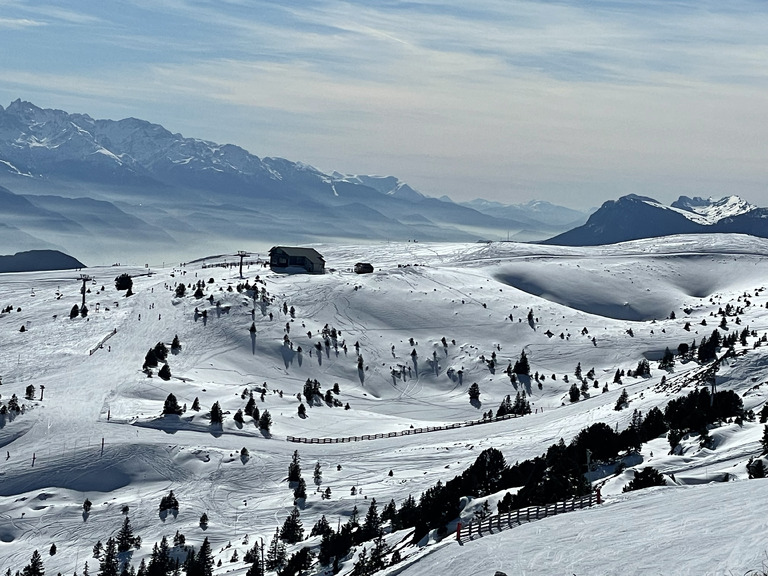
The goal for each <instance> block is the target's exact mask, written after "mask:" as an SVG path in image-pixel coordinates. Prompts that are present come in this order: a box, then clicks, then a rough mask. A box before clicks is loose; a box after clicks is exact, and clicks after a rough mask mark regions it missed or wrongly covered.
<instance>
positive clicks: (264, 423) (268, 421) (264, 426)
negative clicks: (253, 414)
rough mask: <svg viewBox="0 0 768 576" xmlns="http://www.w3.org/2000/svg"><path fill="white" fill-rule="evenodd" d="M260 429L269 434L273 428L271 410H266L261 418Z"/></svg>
mask: <svg viewBox="0 0 768 576" xmlns="http://www.w3.org/2000/svg"><path fill="white" fill-rule="evenodd" d="M259 428H260V429H261V430H264V431H265V432H269V429H270V428H272V416H270V414H269V410H264V412H262V414H261V417H260V418H259Z"/></svg>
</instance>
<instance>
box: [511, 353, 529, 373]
mask: <svg viewBox="0 0 768 576" xmlns="http://www.w3.org/2000/svg"><path fill="white" fill-rule="evenodd" d="M512 371H513V372H514V373H515V374H526V375H529V376H530V374H531V367H530V365H529V364H528V357H527V356H526V355H525V350H523V351H522V352H521V353H520V359H519V360H518V361H517V362H515V367H514V368H513V369H512Z"/></svg>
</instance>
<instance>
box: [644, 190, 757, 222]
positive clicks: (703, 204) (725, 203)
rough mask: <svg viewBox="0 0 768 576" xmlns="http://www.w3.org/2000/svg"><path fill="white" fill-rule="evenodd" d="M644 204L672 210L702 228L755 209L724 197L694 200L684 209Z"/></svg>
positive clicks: (654, 203)
mask: <svg viewBox="0 0 768 576" xmlns="http://www.w3.org/2000/svg"><path fill="white" fill-rule="evenodd" d="M645 203H646V204H648V205H650V206H654V207H656V208H662V209H665V210H672V211H673V212H677V213H678V214H682V215H683V216H685V217H686V218H688V219H689V220H691V221H693V222H696V223H697V224H702V225H704V226H709V225H712V224H716V223H717V222H719V221H720V220H722V219H723V218H732V217H733V216H738V215H739V214H745V213H747V212H751V211H752V210H755V209H756V207H755V206H753V205H752V204H750V203H749V202H747V201H746V200H742V199H741V198H739V197H738V196H726V197H724V198H720V199H716V198H709V199H707V200H702V199H701V198H695V199H694V201H693V202H691V203H689V204H687V205H686V206H685V207H676V206H664V205H663V204H661V203H659V202H656V201H648V200H646V201H645Z"/></svg>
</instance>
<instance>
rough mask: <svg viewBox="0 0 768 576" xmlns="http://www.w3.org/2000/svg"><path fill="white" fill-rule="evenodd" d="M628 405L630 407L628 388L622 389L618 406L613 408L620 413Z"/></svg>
mask: <svg viewBox="0 0 768 576" xmlns="http://www.w3.org/2000/svg"><path fill="white" fill-rule="evenodd" d="M628 405H629V394H627V389H626V388H622V389H621V394H619V397H618V399H617V400H616V405H615V406H614V407H613V409H614V410H616V411H620V410H623V409H624V408H626V407H627V406H628Z"/></svg>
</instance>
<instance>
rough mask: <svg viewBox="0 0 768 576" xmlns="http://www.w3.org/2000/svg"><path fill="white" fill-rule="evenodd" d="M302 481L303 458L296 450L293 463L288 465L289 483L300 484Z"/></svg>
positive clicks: (292, 459)
mask: <svg viewBox="0 0 768 576" xmlns="http://www.w3.org/2000/svg"><path fill="white" fill-rule="evenodd" d="M299 480H301V457H300V456H299V451H298V450H294V452H293V457H292V458H291V463H290V464H289V465H288V482H298V481H299Z"/></svg>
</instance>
